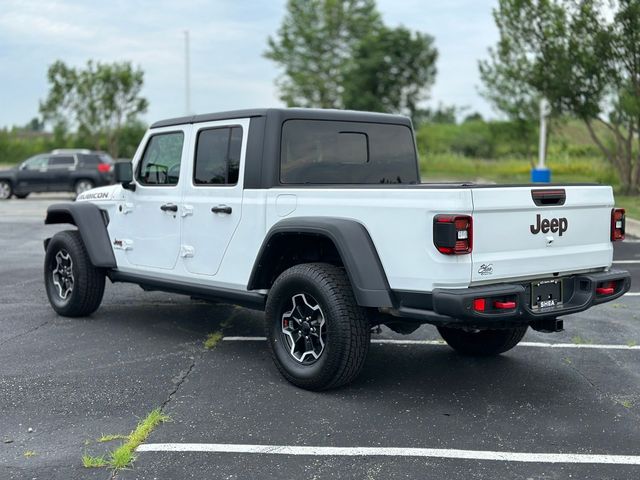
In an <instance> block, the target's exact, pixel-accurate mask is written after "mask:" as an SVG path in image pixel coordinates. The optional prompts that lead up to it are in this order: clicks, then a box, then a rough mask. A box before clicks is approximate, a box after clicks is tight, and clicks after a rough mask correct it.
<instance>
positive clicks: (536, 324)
mask: <svg viewBox="0 0 640 480" xmlns="http://www.w3.org/2000/svg"><path fill="white" fill-rule="evenodd" d="M531 328H533V329H534V330H535V331H536V332H543V333H555V332H561V331H562V330H564V324H563V322H562V320H558V319H557V318H542V319H540V320H535V321H533V322H531Z"/></svg>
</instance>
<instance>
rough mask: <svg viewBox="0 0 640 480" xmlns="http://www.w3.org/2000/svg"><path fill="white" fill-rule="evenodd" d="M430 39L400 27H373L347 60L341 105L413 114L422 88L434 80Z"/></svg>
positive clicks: (434, 63)
mask: <svg viewBox="0 0 640 480" xmlns="http://www.w3.org/2000/svg"><path fill="white" fill-rule="evenodd" d="M433 43H434V42H433V37H431V36H430V35H426V34H422V33H419V32H416V33H412V32H410V31H409V30H407V29H406V28H403V27H398V28H395V29H390V28H387V27H380V28H379V29H377V30H374V31H372V32H371V33H370V34H369V35H367V36H366V37H364V38H363V39H362V40H361V41H360V42H359V43H358V45H357V46H356V48H355V52H354V56H353V58H352V59H351V60H350V61H349V62H347V65H346V70H345V75H344V92H343V95H342V97H343V104H344V107H345V108H348V109H353V110H373V111H378V112H402V113H407V114H409V115H410V116H412V117H413V116H414V115H415V114H416V112H417V111H418V103H419V101H420V100H422V99H423V97H424V92H425V90H427V89H428V88H430V87H431V86H432V85H433V82H434V80H435V76H436V59H437V57H438V52H437V51H436V49H435V47H434V46H433Z"/></svg>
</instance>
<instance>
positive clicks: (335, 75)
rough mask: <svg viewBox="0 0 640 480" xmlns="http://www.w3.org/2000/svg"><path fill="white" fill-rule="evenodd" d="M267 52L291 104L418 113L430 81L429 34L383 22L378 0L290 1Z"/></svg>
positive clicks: (432, 61) (282, 93) (433, 58)
mask: <svg viewBox="0 0 640 480" xmlns="http://www.w3.org/2000/svg"><path fill="white" fill-rule="evenodd" d="M265 57H266V58H269V59H271V60H273V61H275V62H276V63H277V64H278V65H280V66H281V67H282V68H283V70H284V72H283V74H282V75H281V76H280V78H279V79H278V80H277V86H278V88H279V89H280V98H281V99H282V100H283V101H284V102H285V103H286V104H287V105H288V106H299V107H320V108H352V109H359V110H374V111H382V112H405V113H409V114H411V113H413V112H415V111H416V109H417V103H418V102H419V101H420V100H421V99H422V98H423V97H424V94H425V92H426V90H427V89H428V88H429V87H430V86H431V85H432V84H433V81H434V78H435V74H436V70H435V61H436V58H437V51H436V49H435V47H434V46H433V38H432V37H430V36H429V35H425V34H420V33H415V34H414V33H412V32H410V31H409V30H407V29H406V28H403V27H399V28H395V29H391V28H388V27H386V26H385V25H384V24H383V22H382V19H381V16H380V14H379V12H378V11H377V9H376V5H375V0H289V1H288V3H287V13H286V15H285V18H284V20H283V23H282V25H281V27H280V29H279V30H278V32H277V35H276V36H275V37H269V39H268V50H267V51H266V52H265Z"/></svg>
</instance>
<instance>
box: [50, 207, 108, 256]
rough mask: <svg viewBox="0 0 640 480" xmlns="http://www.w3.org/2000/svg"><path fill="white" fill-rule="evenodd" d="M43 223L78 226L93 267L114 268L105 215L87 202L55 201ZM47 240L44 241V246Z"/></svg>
mask: <svg viewBox="0 0 640 480" xmlns="http://www.w3.org/2000/svg"><path fill="white" fill-rule="evenodd" d="M44 223H45V225H52V224H59V223H69V224H71V225H75V226H76V227H78V231H79V232H80V237H82V242H83V243H84V247H85V248H86V249H87V253H88V254H89V259H90V260H91V263H92V264H93V266H94V267H100V268H115V267H116V258H115V256H114V255H113V249H112V248H111V240H110V239H109V233H108V232H107V225H106V223H105V217H104V215H103V213H102V210H100V209H99V208H98V207H97V206H96V205H95V204H93V203H89V202H79V203H56V204H53V205H51V206H49V208H48V209H47V216H46V217H45V220H44ZM47 244H48V241H46V242H45V248H46V245H47Z"/></svg>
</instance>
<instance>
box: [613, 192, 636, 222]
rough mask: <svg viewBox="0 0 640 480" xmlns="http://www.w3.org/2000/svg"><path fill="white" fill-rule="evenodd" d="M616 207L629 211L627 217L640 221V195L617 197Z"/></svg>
mask: <svg viewBox="0 0 640 480" xmlns="http://www.w3.org/2000/svg"><path fill="white" fill-rule="evenodd" d="M616 206H618V207H622V208H624V209H625V210H626V211H627V216H628V217H630V218H634V219H636V220H640V195H616Z"/></svg>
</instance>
